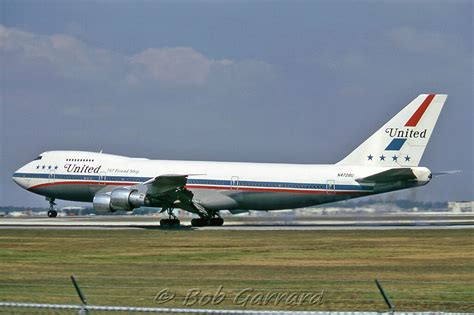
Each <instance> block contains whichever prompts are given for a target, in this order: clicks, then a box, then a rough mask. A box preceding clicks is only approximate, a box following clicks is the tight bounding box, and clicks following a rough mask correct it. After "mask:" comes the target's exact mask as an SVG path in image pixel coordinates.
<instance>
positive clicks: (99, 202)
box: [92, 194, 113, 212]
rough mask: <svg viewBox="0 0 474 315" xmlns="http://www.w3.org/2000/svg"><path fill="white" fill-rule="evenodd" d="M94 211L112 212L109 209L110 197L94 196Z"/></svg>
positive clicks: (104, 195) (106, 195)
mask: <svg viewBox="0 0 474 315" xmlns="http://www.w3.org/2000/svg"><path fill="white" fill-rule="evenodd" d="M92 204H93V206H94V210H95V211H99V212H109V211H113V210H112V209H111V208H110V195H109V194H96V195H95V196H94V200H93V201H92Z"/></svg>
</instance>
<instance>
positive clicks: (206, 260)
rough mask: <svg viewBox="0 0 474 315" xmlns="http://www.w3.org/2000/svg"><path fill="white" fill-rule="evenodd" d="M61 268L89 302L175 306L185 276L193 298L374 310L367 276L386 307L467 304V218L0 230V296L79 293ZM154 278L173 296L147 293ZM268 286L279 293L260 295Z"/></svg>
mask: <svg viewBox="0 0 474 315" xmlns="http://www.w3.org/2000/svg"><path fill="white" fill-rule="evenodd" d="M70 275H75V276H76V278H77V280H78V282H79V284H80V285H81V287H82V289H83V291H84V293H85V294H86V296H87V297H88V299H89V304H93V305H124V306H156V307H159V306H165V307H182V306H183V303H184V297H185V296H186V295H187V294H189V293H190V292H192V293H193V294H195V293H196V292H197V290H195V291H189V290H190V289H193V288H196V289H200V290H201V294H200V295H199V296H198V297H201V298H202V300H201V303H199V302H196V304H194V305H192V307H203V308H228V309H286V310H344V311H355V310H359V311H362V310H366V311H384V310H386V306H385V304H384V302H383V300H382V298H381V296H380V294H379V293H378V290H377V287H376V286H375V284H374V281H373V279H375V278H377V279H379V280H380V281H381V282H382V284H383V285H384V288H385V289H386V291H387V292H389V294H390V296H391V297H392V300H393V301H394V303H395V305H396V306H397V310H405V311H414V310H431V311H465V312H466V311H472V310H474V230H385V231H162V230H107V231H97V230H88V231H86V230H38V229H33V230H0V300H1V301H18V302H41V303H68V304H69V303H78V298H77V295H76V293H75V291H74V288H73V287H72V285H71V282H70V280H69V276H70ZM221 285H222V289H221V292H222V293H224V294H225V298H224V299H223V301H222V302H220V303H219V304H218V305H212V303H210V304H207V305H204V304H205V302H206V301H207V300H208V295H206V296H204V297H203V294H209V296H210V295H212V294H214V292H216V290H218V288H219V286H221ZM164 289H167V290H168V291H167V292H168V293H170V294H171V292H172V293H173V294H174V295H175V298H174V299H172V300H170V301H168V302H158V301H155V297H156V296H157V293H158V292H160V290H164ZM244 289H248V290H247V291H245V290H244ZM242 290H244V291H242ZM242 292H244V293H242ZM272 293H274V294H278V293H279V294H283V293H286V294H287V298H286V299H285V298H282V300H281V301H280V302H278V303H277V302H276V300H275V299H276V298H275V299H273V300H272V299H269V300H267V303H266V304H267V305H263V304H265V303H264V302H262V297H263V296H267V298H268V297H269V294H272ZM304 293H307V294H314V296H317V294H319V295H322V303H320V302H321V299H319V300H318V303H309V302H310V301H308V300H305V301H303V302H301V298H302V297H301V295H302V294H304ZM291 294H293V297H292V298H289V295H291ZM219 296H222V294H221V295H218V297H219ZM275 296H276V295H273V297H275ZM295 296H296V297H295ZM280 297H284V295H280ZM160 298H163V295H160ZM296 298H299V299H300V300H299V301H300V302H301V303H299V304H301V305H296V304H298V303H295V300H294V299H296ZM194 300H195V299H188V300H187V303H188V305H189V304H191V303H192V302H193V301H194ZM218 300H219V299H218ZM218 300H217V301H216V303H217V302H218ZM245 301H246V303H247V305H244V304H245ZM314 301H315V300H313V301H312V302H314ZM4 311H5V310H4Z"/></svg>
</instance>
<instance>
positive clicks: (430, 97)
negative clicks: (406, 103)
mask: <svg viewBox="0 0 474 315" xmlns="http://www.w3.org/2000/svg"><path fill="white" fill-rule="evenodd" d="M435 96H436V94H429V95H428V96H427V97H426V98H425V100H424V101H423V103H421V105H420V107H418V109H417V110H416V112H415V113H414V114H413V115H412V116H411V117H410V119H408V121H407V123H406V124H405V127H415V126H416V125H417V124H418V122H419V121H420V119H421V117H422V116H423V114H424V113H425V111H426V110H427V109H428V106H430V104H431V101H432V100H433V98H434V97H435Z"/></svg>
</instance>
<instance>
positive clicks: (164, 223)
mask: <svg viewBox="0 0 474 315" xmlns="http://www.w3.org/2000/svg"><path fill="white" fill-rule="evenodd" d="M173 210H174V209H173V208H165V209H163V210H161V212H165V211H166V212H167V213H168V219H161V220H160V226H161V227H164V228H177V227H179V226H180V221H179V219H178V218H177V217H176V216H175V215H174V213H173Z"/></svg>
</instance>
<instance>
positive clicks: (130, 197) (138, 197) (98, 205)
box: [92, 188, 146, 212]
mask: <svg viewBox="0 0 474 315" xmlns="http://www.w3.org/2000/svg"><path fill="white" fill-rule="evenodd" d="M92 202H93V205H94V209H95V210H96V211H102V212H104V211H112V212H113V211H117V210H123V211H129V210H132V209H134V208H138V207H141V206H144V205H145V203H146V196H145V194H142V193H139V192H138V190H134V189H128V188H116V189H114V190H112V192H110V193H104V194H96V195H95V196H94V200H93V201H92Z"/></svg>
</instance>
